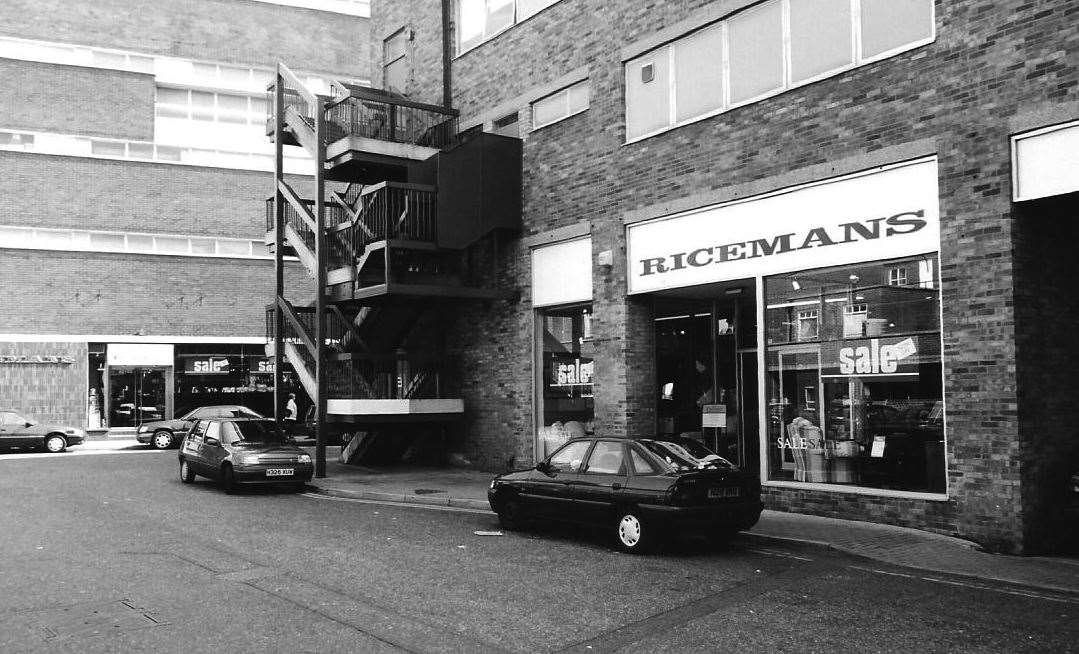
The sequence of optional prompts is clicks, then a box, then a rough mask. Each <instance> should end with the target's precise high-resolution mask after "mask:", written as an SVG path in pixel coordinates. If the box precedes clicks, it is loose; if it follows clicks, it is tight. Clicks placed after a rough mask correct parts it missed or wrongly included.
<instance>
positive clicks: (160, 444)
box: [150, 429, 172, 450]
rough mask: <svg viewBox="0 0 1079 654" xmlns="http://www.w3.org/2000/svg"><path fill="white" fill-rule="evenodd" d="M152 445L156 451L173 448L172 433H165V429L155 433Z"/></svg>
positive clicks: (151, 441) (151, 440)
mask: <svg viewBox="0 0 1079 654" xmlns="http://www.w3.org/2000/svg"><path fill="white" fill-rule="evenodd" d="M150 444H151V445H152V446H153V448H154V449H155V450H167V449H169V448H170V447H172V432H170V431H165V430H164V429H162V430H161V431H155V432H154V437H153V438H151V439H150Z"/></svg>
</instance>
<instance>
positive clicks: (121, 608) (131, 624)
mask: <svg viewBox="0 0 1079 654" xmlns="http://www.w3.org/2000/svg"><path fill="white" fill-rule="evenodd" d="M22 616H23V617H24V618H25V619H26V621H27V622H29V623H30V624H31V625H32V626H33V627H34V628H35V629H36V630H37V632H38V634H39V635H40V636H41V637H42V638H43V639H44V640H46V641H49V642H52V641H57V640H66V639H69V638H87V637H93V636H105V635H108V634H116V633H121V632H124V631H131V630H134V629H145V628H147V627H156V626H157V625H161V624H165V622H164V621H163V620H162V619H161V618H160V617H158V616H157V615H156V613H155V612H153V611H150V610H148V609H146V608H143V607H141V606H138V605H137V604H135V603H134V602H133V601H132V600H129V599H122V600H115V601H110V602H94V603H90V604H75V605H72V606H61V607H56V608H50V609H37V610H33V611H26V612H24V613H22Z"/></svg>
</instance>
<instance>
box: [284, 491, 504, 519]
mask: <svg viewBox="0 0 1079 654" xmlns="http://www.w3.org/2000/svg"><path fill="white" fill-rule="evenodd" d="M300 495H302V496H304V497H310V498H312V499H316V500H333V501H335V502H354V503H356V504H378V505H382V506H399V507H403V508H406V509H429V510H432V511H448V512H450V513H474V514H476V515H494V514H495V512H494V511H485V510H483V509H466V508H463V507H459V506H439V505H437V504H417V503H415V502H394V501H392V500H368V499H363V498H359V497H336V496H334V495H322V494H320V493H300Z"/></svg>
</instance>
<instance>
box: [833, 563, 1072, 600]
mask: <svg viewBox="0 0 1079 654" xmlns="http://www.w3.org/2000/svg"><path fill="white" fill-rule="evenodd" d="M850 567H851V568H854V569H855V570H863V571H865V572H873V573H876V574H879V575H890V576H892V577H906V578H907V579H921V580H922V581H929V582H932V583H935V584H947V585H949V586H962V587H963V588H974V589H977V590H991V591H994V592H997V593H1004V594H1006V595H1018V596H1020V597H1032V598H1034V599H1043V600H1049V601H1051V602H1062V603H1064V604H1079V599H1076V598H1072V597H1060V596H1056V595H1047V594H1044V593H1037V592H1034V591H1029V590H1020V589H1017V588H1000V587H999V586H990V585H988V584H979V583H975V582H970V581H955V580H952V579H940V578H939V577H926V576H924V575H917V574H906V573H903V572H890V571H887V570H877V569H874V568H863V567H861V566H857V565H852V566H850Z"/></svg>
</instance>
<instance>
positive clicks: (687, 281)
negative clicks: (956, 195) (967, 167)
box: [627, 158, 948, 501]
mask: <svg viewBox="0 0 1079 654" xmlns="http://www.w3.org/2000/svg"><path fill="white" fill-rule="evenodd" d="M939 251H940V227H939V195H938V187H937V162H936V159H935V158H926V159H920V160H915V161H909V162H902V163H897V164H894V165H890V166H884V167H880V168H875V169H872V170H867V171H863V172H860V173H857V174H854V175H847V176H844V177H839V178H832V179H826V180H821V181H819V182H816V183H812V184H807V185H804V186H799V187H794V188H788V189H784V190H782V191H779V192H775V193H770V194H766V195H761V196H755V197H750V198H746V199H743V200H738V201H735V202H729V203H726V204H721V205H716V206H710V207H704V208H701V209H696V210H693V211H689V212H685V213H680V214H675V215H670V216H663V217H659V218H654V219H649V220H645V221H642V222H636V223H631V224H629V225H628V227H627V258H628V271H629V293H630V294H631V295H637V296H647V297H650V298H651V301H652V305H653V307H654V311H653V319H654V339H655V348H656V359H655V371H656V373H655V374H656V380H655V388H656V393H657V404H656V407H657V409H656V416H657V420H656V422H657V424H656V426H655V428H656V432H657V433H659V434H667V435H677V436H683V437H690V438H696V439H699V440H702V441H704V442H705V443H706V444H708V445H710V446H712V447H714V448H716V449H717V450H718V451H720V452H721V453H722V454H724V455H725V456H727V457H729V458H730V459H732V460H735V461H737V462H738V463H740V464H741V465H742V466H743V467H745V468H746V469H748V470H756V471H759V473H760V476H761V480H762V483H763V484H764V485H765V486H766V487H773V488H775V489H777V492H782V489H785V488H789V489H797V490H798V491H814V490H817V491H825V492H827V491H829V490H832V491H835V490H840V491H849V492H857V493H861V494H869V495H872V494H878V495H892V496H897V495H898V496H907V497H912V498H922V499H925V500H929V501H932V500H935V499H939V500H944V499H947V491H948V488H947V475H946V474H945V471H946V468H947V466H946V444H945V443H946V439H945V436H946V432H945V411H944V390H943V389H944V384H943V367H942V358H941V357H942V335H941V296H940V284H941V277H940V263H939Z"/></svg>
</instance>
